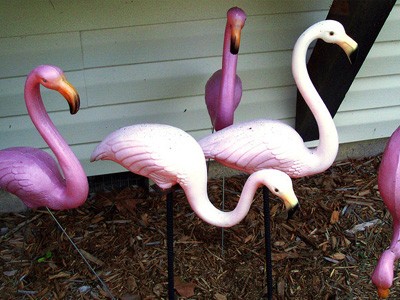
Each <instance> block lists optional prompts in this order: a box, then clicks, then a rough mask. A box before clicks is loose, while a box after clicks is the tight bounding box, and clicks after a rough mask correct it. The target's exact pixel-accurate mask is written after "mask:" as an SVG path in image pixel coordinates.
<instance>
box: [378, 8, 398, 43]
mask: <svg viewBox="0 0 400 300" xmlns="http://www.w3.org/2000/svg"><path fill="white" fill-rule="evenodd" d="M394 40H400V3H399V2H397V4H396V5H395V6H394V7H393V9H392V11H391V12H390V15H389V16H388V18H387V19H386V22H385V24H384V25H383V27H382V29H381V31H380V32H379V35H378V37H377V38H376V42H382V41H394Z"/></svg>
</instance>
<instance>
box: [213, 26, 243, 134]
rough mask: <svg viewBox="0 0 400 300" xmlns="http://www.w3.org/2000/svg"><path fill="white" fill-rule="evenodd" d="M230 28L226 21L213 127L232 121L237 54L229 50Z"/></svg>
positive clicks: (219, 127) (222, 125) (228, 123)
mask: <svg viewBox="0 0 400 300" xmlns="http://www.w3.org/2000/svg"><path fill="white" fill-rule="evenodd" d="M230 42H231V30H230V26H229V24H228V22H227V23H226V27H225V34H224V47H223V53H222V77H221V86H220V88H219V98H218V107H217V113H216V117H215V124H214V127H215V128H217V130H218V129H222V128H224V127H226V126H228V125H231V124H232V123H233V109H234V96H235V83H236V67H237V61H238V55H237V54H236V55H233V54H232V53H231V52H230Z"/></svg>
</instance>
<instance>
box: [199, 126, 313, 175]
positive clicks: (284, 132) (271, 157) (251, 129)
mask: <svg viewBox="0 0 400 300" xmlns="http://www.w3.org/2000/svg"><path fill="white" fill-rule="evenodd" d="M199 144H200V146H201V148H202V149H203V152H204V155H205V156H206V158H212V159H215V160H216V161H218V162H220V163H221V164H223V165H226V166H228V167H230V168H233V169H237V170H241V171H244V172H247V173H254V172H256V171H259V170H262V169H269V168H271V169H277V170H280V171H283V172H285V173H286V174H288V175H289V176H290V177H294V178H296V177H300V176H304V175H302V174H304V172H307V170H306V169H307V167H308V166H306V165H304V163H303V162H304V157H307V156H309V150H308V149H307V148H306V147H305V146H304V143H303V140H302V139H301V137H300V136H299V135H298V134H297V132H296V131H295V130H294V129H293V128H292V127H290V126H288V125H286V124H284V123H282V122H279V121H276V120H263V119H260V120H255V121H249V122H244V123H240V124H234V125H232V126H229V127H227V128H225V129H223V130H220V131H218V132H215V133H213V134H211V135H209V136H207V137H205V138H203V139H201V140H200V141H199Z"/></svg>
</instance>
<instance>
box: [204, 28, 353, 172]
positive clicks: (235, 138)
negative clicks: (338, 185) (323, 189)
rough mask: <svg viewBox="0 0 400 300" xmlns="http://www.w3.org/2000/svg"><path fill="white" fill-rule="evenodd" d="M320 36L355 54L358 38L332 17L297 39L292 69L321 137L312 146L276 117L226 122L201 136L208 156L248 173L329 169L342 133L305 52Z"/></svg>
mask: <svg viewBox="0 0 400 300" xmlns="http://www.w3.org/2000/svg"><path fill="white" fill-rule="evenodd" d="M318 38H321V39H323V40H324V41H326V42H328V43H335V44H338V45H339V46H340V47H342V49H343V50H344V51H345V52H346V54H347V55H348V56H349V59H350V58H352V57H353V56H352V53H353V52H354V51H355V50H356V48H357V43H356V42H355V41H354V40H353V39H351V38H350V37H349V36H348V35H347V34H346V33H345V30H344V28H343V26H342V25H341V24H340V23H339V22H337V21H332V20H326V21H322V22H319V23H316V24H314V25H313V26H311V27H310V28H308V29H307V30H306V31H305V32H304V33H303V34H302V35H301V36H300V37H299V39H298V40H297V42H296V44H295V46H294V50H293V58H292V71H293V76H294V79H295V82H296V84H297V87H298V88H299V90H300V92H301V94H302V95H303V98H304V100H305V101H306V102H307V104H308V106H309V107H310V109H311V111H312V112H313V115H314V117H315V118H316V121H317V124H318V128H319V133H320V142H319V145H318V147H316V148H314V149H308V148H307V147H306V146H305V145H304V142H303V139H302V138H301V137H300V136H299V134H298V133H297V132H296V131H295V130H294V129H292V128H291V127H290V126H287V125H285V124H284V123H282V122H280V121H276V120H255V121H249V122H245V123H242V124H235V125H231V126H228V127H226V128H224V129H222V130H220V131H218V132H216V133H214V134H211V135H209V136H206V137H205V138H203V139H201V140H200V141H199V144H200V145H201V147H202V149H203V151H204V154H205V156H206V157H207V158H212V159H215V160H216V161H218V162H220V163H222V164H224V165H226V166H228V167H231V168H234V169H238V170H242V171H245V172H247V173H252V172H256V171H259V170H262V169H275V170H280V171H282V172H285V173H286V174H288V175H289V176H290V177H293V178H297V177H302V176H308V175H312V174H317V173H320V172H323V171H325V170H326V169H327V168H329V167H330V166H331V164H332V163H333V161H334V160H335V158H336V154H337V151H338V147H339V141H338V134H337V130H336V127H335V124H334V122H333V120H332V117H331V115H330V113H329V111H328V109H327V108H326V106H325V104H324V102H323V101H322V99H321V97H320V96H319V94H318V92H317V91H316V89H315V87H314V85H313V84H312V82H311V79H310V77H309V75H308V71H307V67H306V61H305V60H306V53H307V48H308V46H309V45H310V43H311V42H312V41H313V40H315V39H318Z"/></svg>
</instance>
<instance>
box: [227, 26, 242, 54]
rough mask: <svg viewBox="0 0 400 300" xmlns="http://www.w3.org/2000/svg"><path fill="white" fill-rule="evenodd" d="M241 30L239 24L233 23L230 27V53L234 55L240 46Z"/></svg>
mask: <svg viewBox="0 0 400 300" xmlns="http://www.w3.org/2000/svg"><path fill="white" fill-rule="evenodd" d="M241 32H242V25H241V24H234V25H232V28H231V49H230V51H231V53H232V54H233V55H236V54H238V53H239V47H240V34H241Z"/></svg>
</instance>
